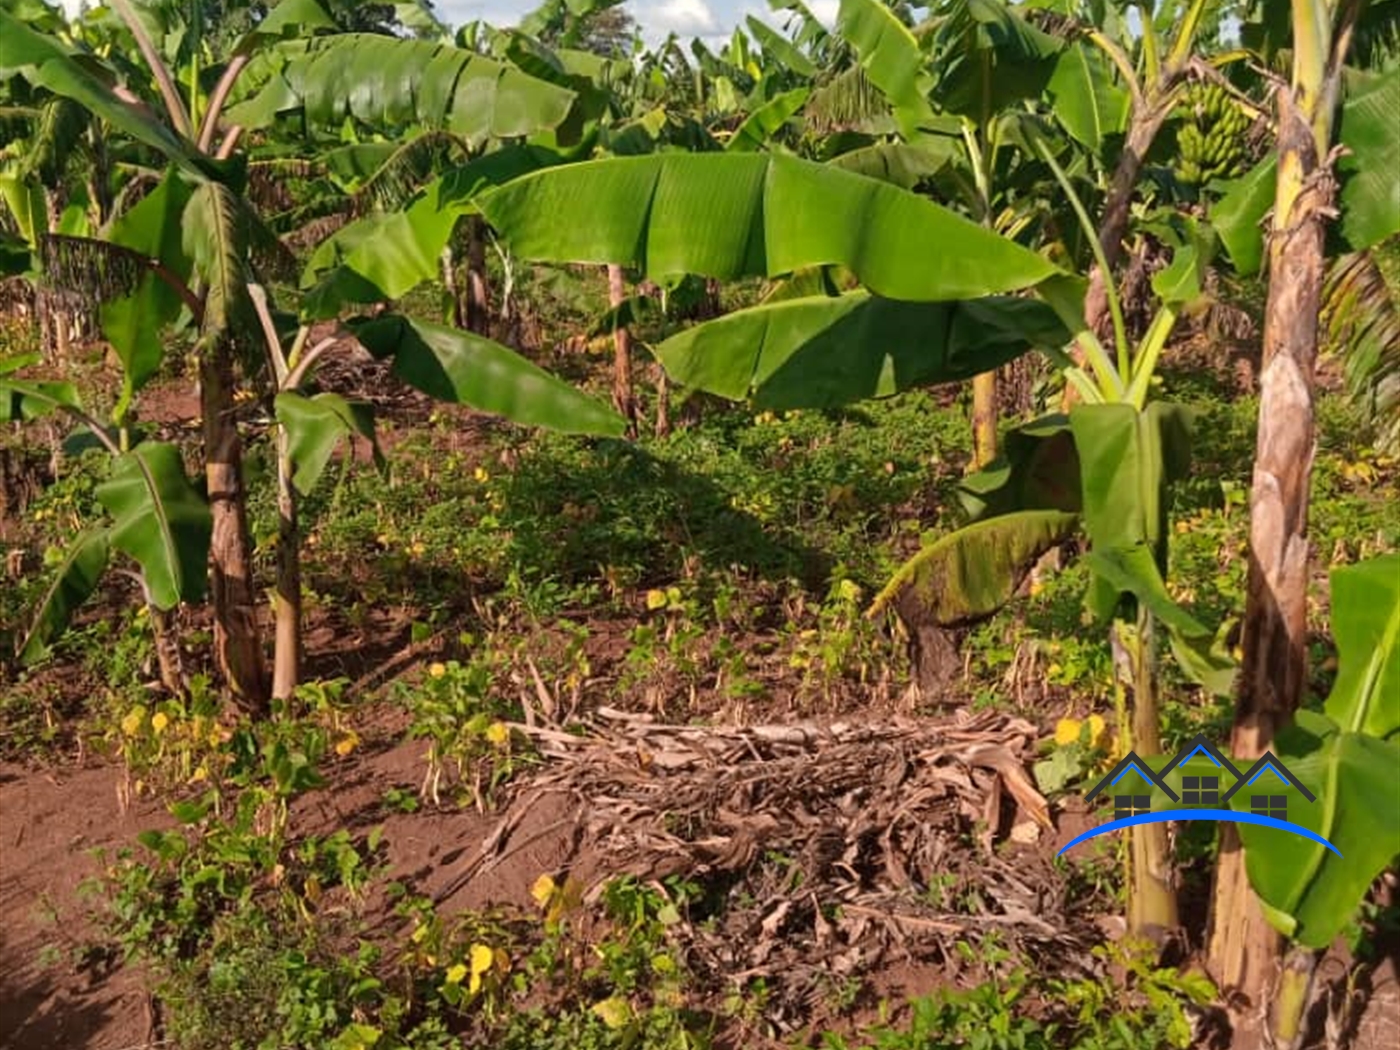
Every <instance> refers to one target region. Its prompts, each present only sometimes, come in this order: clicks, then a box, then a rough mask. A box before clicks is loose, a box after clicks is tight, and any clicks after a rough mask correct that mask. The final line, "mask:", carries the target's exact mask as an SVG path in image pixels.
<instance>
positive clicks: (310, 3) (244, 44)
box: [233, 0, 411, 55]
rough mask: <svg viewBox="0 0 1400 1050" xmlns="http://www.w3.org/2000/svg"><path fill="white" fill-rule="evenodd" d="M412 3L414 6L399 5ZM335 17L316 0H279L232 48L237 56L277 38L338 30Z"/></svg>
mask: <svg viewBox="0 0 1400 1050" xmlns="http://www.w3.org/2000/svg"><path fill="white" fill-rule="evenodd" d="M400 6H411V5H400ZM336 28H337V26H336V24H335V19H333V18H331V16H330V15H328V14H327V13H326V9H325V8H324V7H322V6H321V5H320V4H318V3H317V2H316V0H278V3H277V5H276V6H275V7H273V8H272V9H271V10H270V11H268V12H267V14H266V15H265V16H264V17H263V18H262V19H261V20H259V21H258V23H257V24H256V25H255V26H253V28H252V29H250V30H248V32H247V33H246V34H245V35H244V37H243V39H242V40H240V41H239V42H238V44H237V46H236V47H235V48H234V49H233V53H234V54H235V55H251V54H253V53H255V52H256V51H259V50H261V49H262V48H264V47H266V46H267V45H268V44H270V43H272V42H273V41H276V40H285V39H287V38H289V37H292V36H297V35H300V34H303V33H305V32H306V31H307V30H316V29H324V30H326V31H327V32H332V33H333V32H335V31H336Z"/></svg>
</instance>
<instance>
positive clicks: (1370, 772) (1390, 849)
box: [1239, 566, 1400, 948]
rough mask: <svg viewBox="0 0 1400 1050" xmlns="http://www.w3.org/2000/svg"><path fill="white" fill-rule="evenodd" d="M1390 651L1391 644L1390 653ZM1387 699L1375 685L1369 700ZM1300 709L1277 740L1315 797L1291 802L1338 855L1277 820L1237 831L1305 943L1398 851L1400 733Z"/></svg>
mask: <svg viewBox="0 0 1400 1050" xmlns="http://www.w3.org/2000/svg"><path fill="white" fill-rule="evenodd" d="M1356 568H1358V569H1362V570H1364V569H1365V566H1356ZM1339 571H1346V570H1339ZM1391 571H1392V572H1393V571H1394V568H1393V567H1392V569H1391ZM1375 612H1376V614H1377V615H1378V616H1384V615H1386V614H1387V613H1391V614H1392V615H1393V612H1392V611H1391V610H1385V609H1377V610H1375ZM1393 653H1394V649H1393V647H1392V653H1391V656H1390V659H1392V660H1393V659H1394V656H1393ZM1380 699H1381V697H1380V696H1379V695H1377V694H1375V693H1370V694H1369V696H1368V699H1367V701H1366V702H1367V703H1375V702H1378V701H1380ZM1296 719H1297V720H1296V722H1295V724H1294V725H1292V726H1290V727H1289V728H1287V729H1285V730H1284V731H1282V732H1281V733H1280V734H1279V736H1278V738H1277V739H1276V740H1275V742H1274V743H1275V745H1276V746H1275V748H1274V750H1275V752H1276V753H1277V754H1278V756H1279V758H1280V759H1282V761H1283V762H1284V763H1285V764H1286V765H1287V766H1288V768H1289V771H1290V772H1292V773H1293V775H1294V776H1296V777H1297V778H1298V779H1299V780H1301V781H1302V782H1303V783H1304V784H1306V785H1308V787H1309V788H1310V789H1311V790H1312V791H1313V792H1314V793H1315V794H1316V795H1317V796H1318V797H1317V801H1316V802H1313V803H1310V804H1305V805H1299V806H1296V807H1292V806H1290V808H1289V812H1288V816H1289V819H1290V820H1292V821H1293V822H1294V823H1296V824H1300V825H1302V826H1303V827H1305V828H1307V829H1308V830H1310V831H1313V832H1315V833H1317V834H1318V835H1321V836H1322V837H1323V838H1325V839H1327V840H1328V841H1329V842H1331V843H1332V844H1333V845H1334V846H1336V847H1337V852H1338V853H1340V854H1341V856H1340V857H1338V856H1337V855H1336V854H1334V853H1332V852H1331V851H1330V850H1328V849H1327V847H1325V846H1321V845H1318V844H1316V843H1314V842H1310V841H1308V840H1305V839H1303V838H1301V837H1299V836H1297V835H1291V834H1289V833H1287V832H1285V831H1282V830H1279V829H1274V828H1267V827H1259V826H1256V825H1251V824H1241V825H1239V832H1240V838H1241V840H1242V841H1243V843H1244V847H1245V871H1246V872H1247V873H1248V875H1249V881H1250V885H1251V886H1253V888H1254V892H1255V893H1257V894H1258V895H1259V898H1260V901H1261V902H1262V903H1263V905H1264V914H1265V915H1266V916H1267V917H1268V919H1269V921H1270V922H1271V923H1272V924H1273V926H1274V927H1275V928H1276V929H1278V930H1279V932H1281V933H1283V934H1284V935H1285V936H1287V937H1290V938H1292V939H1293V940H1294V941H1296V942H1298V943H1299V944H1301V945H1303V946H1304V947H1308V948H1326V947H1328V946H1329V945H1330V944H1331V943H1332V941H1333V940H1335V939H1336V937H1337V935H1338V934H1339V933H1341V932H1342V931H1343V930H1344V929H1345V928H1346V926H1347V924H1348V923H1349V922H1351V921H1352V919H1353V918H1354V917H1355V916H1356V912H1357V909H1358V908H1359V907H1360V906H1361V902H1362V901H1363V900H1364V899H1365V897H1366V894H1367V892H1368V891H1369V890H1370V888H1371V885H1372V883H1373V882H1375V880H1376V877H1377V876H1378V875H1379V874H1380V873H1381V872H1382V871H1384V870H1385V868H1386V867H1387V866H1388V865H1390V864H1392V863H1394V861H1395V859H1396V858H1397V856H1400V809H1397V807H1396V805H1395V770H1396V769H1397V768H1400V743H1397V742H1396V741H1395V739H1393V738H1392V739H1390V740H1381V739H1379V738H1377V737H1374V736H1369V735H1367V734H1365V733H1358V732H1352V731H1348V730H1346V729H1343V728H1342V727H1340V726H1338V725H1337V723H1335V722H1334V721H1332V720H1331V719H1330V718H1327V717H1325V716H1323V715H1320V714H1317V713H1316V712H1313V711H1299V712H1298V714H1297V716H1296Z"/></svg>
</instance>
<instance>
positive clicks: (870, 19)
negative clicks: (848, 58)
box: [836, 0, 936, 141]
mask: <svg viewBox="0 0 1400 1050" xmlns="http://www.w3.org/2000/svg"><path fill="white" fill-rule="evenodd" d="M836 31H837V33H838V34H839V35H840V36H841V37H843V38H844V39H845V40H846V42H847V43H848V44H850V46H851V47H852V48H853V49H854V50H855V52H856V55H857V56H858V57H859V59H860V64H861V68H863V69H864V70H865V75H866V77H867V78H869V80H870V82H871V83H872V84H874V85H875V86H876V87H877V88H879V89H880V91H881V93H883V94H884V96H885V97H886V98H887V99H889V101H890V105H891V106H892V107H893V108H894V113H895V120H896V121H897V122H898V124H899V130H900V134H901V135H902V136H903V137H904V138H905V139H906V140H909V141H914V140H916V139H917V138H918V137H919V135H920V132H921V131H922V129H924V128H926V127H929V126H931V125H932V124H933V123H934V122H935V119H936V116H935V113H934V109H933V106H932V104H931V103H930V102H929V92H930V91H931V90H932V89H933V77H932V76H931V75H930V74H929V71H928V61H929V59H928V56H927V55H925V54H924V52H923V50H922V49H921V48H920V47H919V42H918V40H916V39H915V38H914V34H913V33H911V32H910V31H909V28H908V26H906V25H905V24H904V23H903V22H901V21H900V20H899V19H898V18H897V17H896V16H895V14H894V12H893V11H891V10H890V9H889V7H888V6H886V5H885V4H883V3H880V2H879V0H841V7H840V9H839V11H838V13H837V16H836Z"/></svg>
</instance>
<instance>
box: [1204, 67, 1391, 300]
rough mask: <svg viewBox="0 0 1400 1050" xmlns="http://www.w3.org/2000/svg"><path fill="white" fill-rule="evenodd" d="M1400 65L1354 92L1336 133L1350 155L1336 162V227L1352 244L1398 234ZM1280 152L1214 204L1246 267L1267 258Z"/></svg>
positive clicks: (1239, 266) (1234, 254) (1229, 243)
mask: <svg viewBox="0 0 1400 1050" xmlns="http://www.w3.org/2000/svg"><path fill="white" fill-rule="evenodd" d="M1397 112H1400V68H1396V69H1393V70H1391V71H1389V72H1388V73H1385V74H1382V75H1381V76H1378V77H1376V78H1375V80H1374V81H1373V82H1372V83H1371V84H1370V85H1369V86H1368V87H1367V88H1366V89H1365V90H1363V91H1361V92H1359V93H1357V94H1356V95H1354V96H1352V97H1351V98H1349V99H1348V100H1347V102H1346V104H1345V105H1344V106H1342V111H1341V115H1340V120H1339V122H1338V128H1337V137H1338V139H1339V141H1340V142H1341V144H1342V145H1344V146H1345V147H1346V148H1347V151H1348V152H1347V155H1346V156H1344V157H1343V158H1342V159H1341V160H1339V161H1338V163H1337V173H1338V175H1339V177H1340V179H1341V191H1340V194H1339V199H1338V206H1339V208H1340V211H1341V217H1340V219H1339V220H1338V223H1337V230H1338V232H1339V233H1340V237H1341V239H1342V241H1343V242H1344V243H1345V246H1346V249H1347V250H1348V251H1362V250H1364V249H1366V248H1370V247H1372V246H1374V245H1376V244H1379V243H1380V242H1381V241H1383V240H1385V239H1386V238H1387V237H1391V236H1393V235H1394V234H1396V233H1400V180H1397V179H1396V178H1395V174H1394V173H1395V172H1396V171H1397V170H1400V139H1397V137H1396V135H1395V114H1396V113H1397ZM1277 169H1278V159H1277V157H1274V156H1270V157H1267V158H1266V159H1265V160H1263V161H1261V162H1260V163H1259V164H1258V165H1257V166H1255V168H1254V169H1253V170H1251V171H1249V172H1247V173H1246V174H1244V175H1243V176H1241V177H1240V178H1239V179H1237V180H1236V181H1235V184H1234V186H1233V187H1232V188H1231V189H1230V191H1229V192H1227V193H1226V194H1225V196H1223V197H1222V198H1221V199H1220V200H1219V201H1218V202H1216V205H1215V207H1214V208H1212V209H1211V221H1212V222H1214V224H1215V226H1216V228H1217V230H1218V231H1219V233H1220V239H1221V241H1222V242H1223V243H1224V245H1225V250H1226V251H1227V252H1228V253H1229V255H1230V261H1231V262H1232V263H1233V264H1234V266H1235V269H1236V270H1237V271H1239V272H1240V273H1241V274H1245V275H1249V274H1253V273H1257V272H1258V271H1259V269H1260V267H1261V266H1262V265H1263V259H1264V234H1265V229H1264V217H1265V215H1267V214H1268V213H1269V211H1270V210H1271V209H1272V208H1273V206H1274V188H1275V183H1276V179H1277Z"/></svg>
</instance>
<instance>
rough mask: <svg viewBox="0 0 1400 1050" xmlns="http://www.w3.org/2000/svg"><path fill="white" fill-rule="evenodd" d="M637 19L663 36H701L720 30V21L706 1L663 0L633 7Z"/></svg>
mask: <svg viewBox="0 0 1400 1050" xmlns="http://www.w3.org/2000/svg"><path fill="white" fill-rule="evenodd" d="M633 13H634V14H635V15H636V17H637V19H638V20H639V21H640V22H641V23H642V24H643V25H644V26H646V28H647V29H649V30H651V31H652V32H654V33H660V34H662V35H663V36H664V35H665V34H667V33H675V34H676V35H677V36H700V35H702V34H705V33H714V32H716V31H717V30H719V29H720V24H719V19H717V18H715V13H714V11H712V10H711V9H710V5H709V4H708V3H706V2H705V0H663V2H662V3H650V4H636V5H633Z"/></svg>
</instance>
